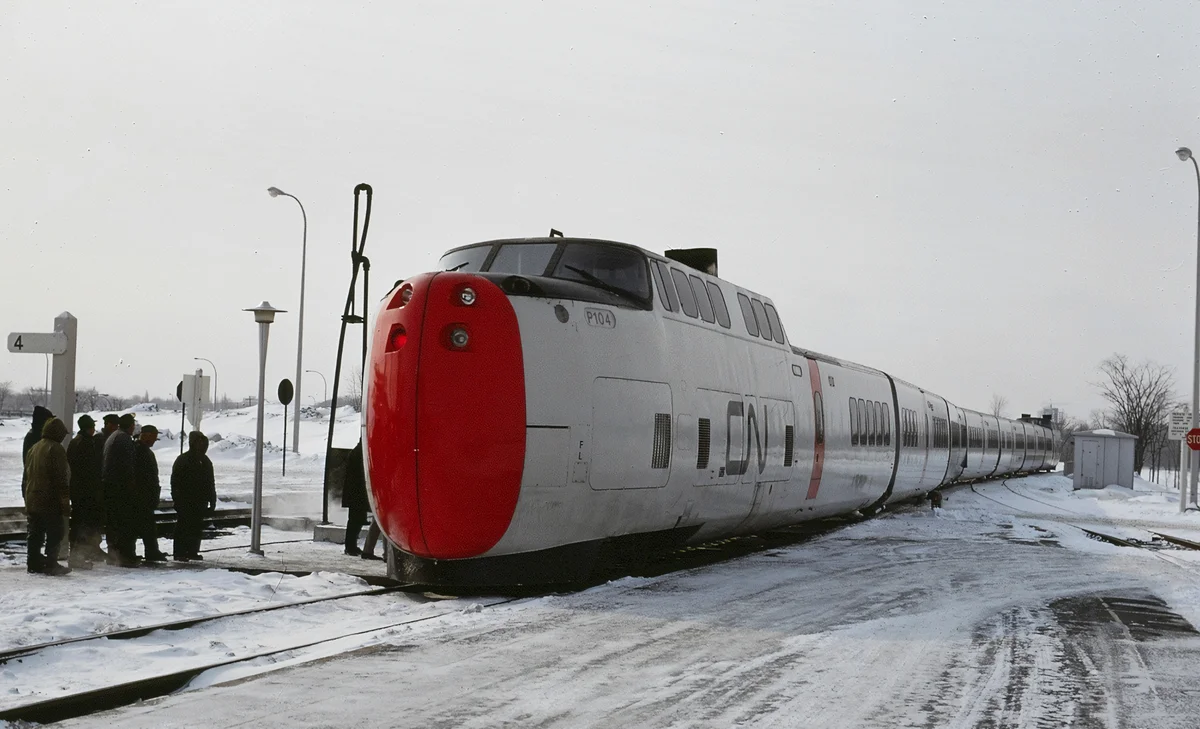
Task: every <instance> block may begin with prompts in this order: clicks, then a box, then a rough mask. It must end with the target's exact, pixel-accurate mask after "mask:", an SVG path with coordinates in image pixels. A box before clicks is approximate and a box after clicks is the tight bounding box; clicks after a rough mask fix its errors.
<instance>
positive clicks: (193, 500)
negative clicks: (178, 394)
mask: <svg viewBox="0 0 1200 729" xmlns="http://www.w3.org/2000/svg"><path fill="white" fill-rule="evenodd" d="M207 453H208V438H206V437H205V436H204V434H203V433H201V432H200V431H192V432H191V433H188V450H187V453H184V454H182V455H180V456H179V457H178V458H176V459H175V465H174V466H173V467H172V468H171V500H172V501H174V502H175V513H176V514H177V515H178V520H177V521H176V522H175V549H174V552H175V554H174V557H175V560H176V561H178V562H186V561H188V560H190V559H204V558H203V557H202V556H200V540H201V537H202V535H203V533H204V517H205V515H207V514H211V513H212V512H213V510H215V509H216V508H217V488H216V482H215V479H214V477H213V464H212V461H211V460H210V459H209V457H208V455H207Z"/></svg>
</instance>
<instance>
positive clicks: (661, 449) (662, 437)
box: [650, 413, 671, 468]
mask: <svg viewBox="0 0 1200 729" xmlns="http://www.w3.org/2000/svg"><path fill="white" fill-rule="evenodd" d="M670 465H671V414H670V413H655V414H654V454H653V455H652V456H651V457H650V468H667V467H668V466H670Z"/></svg>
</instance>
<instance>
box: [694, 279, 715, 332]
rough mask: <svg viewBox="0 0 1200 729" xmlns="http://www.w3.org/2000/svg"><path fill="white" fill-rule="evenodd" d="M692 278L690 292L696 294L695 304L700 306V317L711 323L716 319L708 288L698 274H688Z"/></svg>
mask: <svg viewBox="0 0 1200 729" xmlns="http://www.w3.org/2000/svg"><path fill="white" fill-rule="evenodd" d="M688 278H690V279H691V280H692V293H694V294H695V295H696V305H697V306H699V307H700V318H701V319H703V320H704V321H706V322H708V323H709V324H712V323H713V322H714V321H716V320H717V318H716V316H714V315H713V307H712V301H711V300H709V298H708V288H707V287H706V286H705V285H704V279H702V278H700V277H699V276H688Z"/></svg>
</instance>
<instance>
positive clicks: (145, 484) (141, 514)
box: [133, 425, 167, 562]
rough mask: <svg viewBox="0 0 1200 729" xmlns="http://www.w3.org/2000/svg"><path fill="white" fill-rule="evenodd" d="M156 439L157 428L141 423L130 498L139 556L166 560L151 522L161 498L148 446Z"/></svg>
mask: <svg viewBox="0 0 1200 729" xmlns="http://www.w3.org/2000/svg"><path fill="white" fill-rule="evenodd" d="M157 440H158V428H156V427H154V426H153V425H143V426H142V432H141V433H139V434H138V438H137V441H136V442H135V443H134V454H133V501H134V509H135V511H136V516H135V517H134V519H135V521H136V527H135V528H136V534H137V536H139V537H141V538H142V548H143V552H144V554H143V557H145V559H146V561H148V562H166V561H167V555H166V553H165V552H163V551H162V550H161V549H159V548H158V525H157V524H155V522H154V510H155V509H157V508H158V502H159V501H160V500H161V499H162V486H161V485H160V484H159V482H158V459H157V458H155V457H154V451H153V450H151V447H152V446H153V445H154V443H155V442H156V441H157Z"/></svg>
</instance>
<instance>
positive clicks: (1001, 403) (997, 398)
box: [988, 395, 1008, 418]
mask: <svg viewBox="0 0 1200 729" xmlns="http://www.w3.org/2000/svg"><path fill="white" fill-rule="evenodd" d="M988 407H990V408H991V409H992V415H995V416H996V417H997V418H1003V417H1004V412H1005V410H1007V409H1008V398H1007V397H1005V396H1003V395H992V404H991V405H989V406H988Z"/></svg>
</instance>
